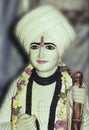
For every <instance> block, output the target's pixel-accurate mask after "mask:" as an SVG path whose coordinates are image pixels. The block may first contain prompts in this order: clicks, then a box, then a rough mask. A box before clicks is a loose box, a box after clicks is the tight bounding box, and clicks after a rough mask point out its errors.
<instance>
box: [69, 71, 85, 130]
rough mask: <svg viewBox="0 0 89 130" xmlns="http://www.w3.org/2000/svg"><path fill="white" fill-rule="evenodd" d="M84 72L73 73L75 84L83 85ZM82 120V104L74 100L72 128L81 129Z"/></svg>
mask: <svg viewBox="0 0 89 130" xmlns="http://www.w3.org/2000/svg"><path fill="white" fill-rule="evenodd" d="M82 83H83V74H82V73H81V72H76V73H74V75H73V85H74V86H76V87H77V86H78V87H79V88H81V87H82ZM81 122H82V104H81V103H76V102H73V115H72V126H71V130H80V127H81Z"/></svg>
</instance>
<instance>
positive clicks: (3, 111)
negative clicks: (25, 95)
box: [0, 80, 17, 130]
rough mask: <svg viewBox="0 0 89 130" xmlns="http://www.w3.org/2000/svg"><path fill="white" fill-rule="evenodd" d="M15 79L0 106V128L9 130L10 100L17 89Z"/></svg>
mask: <svg viewBox="0 0 89 130" xmlns="http://www.w3.org/2000/svg"><path fill="white" fill-rule="evenodd" d="M16 81H17V80H16ZM16 81H15V82H14V83H13V84H12V85H11V86H10V88H9V91H8V92H7V94H6V97H5V99H4V102H3V104H2V106H1V108H0V130H11V123H10V121H11V102H12V96H13V95H15V94H16V90H17V87H16Z"/></svg>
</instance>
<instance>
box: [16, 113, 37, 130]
mask: <svg viewBox="0 0 89 130" xmlns="http://www.w3.org/2000/svg"><path fill="white" fill-rule="evenodd" d="M35 119H36V118H35V116H30V115H28V114H23V115H21V116H20V117H19V120H18V123H17V130H35V128H36V125H35Z"/></svg>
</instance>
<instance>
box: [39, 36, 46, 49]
mask: <svg viewBox="0 0 89 130" xmlns="http://www.w3.org/2000/svg"><path fill="white" fill-rule="evenodd" d="M44 45H45V44H44V37H43V36H41V40H40V47H44Z"/></svg>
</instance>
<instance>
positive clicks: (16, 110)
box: [11, 65, 72, 130]
mask: <svg viewBox="0 0 89 130" xmlns="http://www.w3.org/2000/svg"><path fill="white" fill-rule="evenodd" d="M59 66H60V65H59ZM32 70H33V67H32V65H29V66H28V67H27V68H26V69H25V71H24V72H23V73H22V75H21V77H20V78H19V80H18V82H17V88H18V89H17V93H16V95H15V96H13V97H12V121H11V127H12V130H16V127H17V122H18V115H19V114H20V109H21V108H22V99H23V95H24V88H25V86H27V85H28V83H29V80H31V78H30V77H31V74H32ZM59 74H60V76H61V82H60V83H58V82H59V81H60V80H59V79H58V80H57V83H58V85H61V90H60V89H59V88H58V85H57V83H56V87H55V93H54V97H53V101H52V103H51V106H50V117H49V123H48V124H49V125H48V130H53V129H54V128H55V129H56V130H61V129H63V130H67V119H68V112H67V109H68V100H67V99H68V98H67V96H68V92H69V91H70V89H71V86H72V78H71V77H70V75H69V73H68V71H67V67H66V66H64V65H62V66H60V73H59ZM31 86H32V85H31ZM30 89H31V88H30ZM60 91H61V92H60ZM58 92H59V93H60V95H59V97H58V94H59V93H58ZM56 95H57V96H56ZM30 96H31V91H30ZM55 97H56V102H54V99H55ZM30 100H31V99H30ZM57 102H59V105H58V111H57V117H56V119H57V120H56V122H55V123H54V119H55V118H53V117H55V109H56V105H57ZM30 103H31V101H30ZM54 103H55V104H54ZM26 104H27V103H26ZM53 106H54V107H55V109H54V108H53ZM26 107H27V106H26ZM26 110H28V109H26ZM53 111H54V113H53ZM26 113H29V114H31V109H30V112H27V111H26ZM52 116H53V117H52ZM52 119H53V120H52ZM36 124H37V129H39V125H38V121H36Z"/></svg>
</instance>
